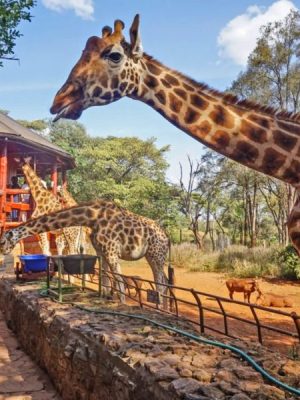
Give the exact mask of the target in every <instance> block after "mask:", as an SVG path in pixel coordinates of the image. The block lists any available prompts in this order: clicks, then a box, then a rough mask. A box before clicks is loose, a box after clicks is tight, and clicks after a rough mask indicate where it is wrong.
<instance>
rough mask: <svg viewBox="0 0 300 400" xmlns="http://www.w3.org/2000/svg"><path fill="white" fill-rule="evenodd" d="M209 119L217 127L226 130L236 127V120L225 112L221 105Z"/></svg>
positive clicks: (216, 106) (217, 106) (215, 108)
mask: <svg viewBox="0 0 300 400" xmlns="http://www.w3.org/2000/svg"><path fill="white" fill-rule="evenodd" d="M209 117H210V118H211V120H212V121H213V122H215V123H216V124H217V125H221V126H224V128H228V129H231V128H233V126H234V119H233V117H232V115H230V113H229V112H228V111H226V110H225V108H224V107H222V106H221V105H220V104H218V105H215V106H214V109H213V111H212V112H211V113H210V114H209Z"/></svg>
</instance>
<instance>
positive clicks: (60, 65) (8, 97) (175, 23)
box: [0, 0, 300, 181]
mask: <svg viewBox="0 0 300 400" xmlns="http://www.w3.org/2000/svg"><path fill="white" fill-rule="evenodd" d="M37 3H38V5H37V6H36V7H35V8H34V9H33V10H32V14H33V15H34V18H33V20H32V22H31V23H23V24H22V25H21V31H22V33H23V34H24V36H23V37H22V38H20V39H18V41H17V46H16V49H15V54H16V56H17V57H19V58H20V62H19V63H18V62H15V61H9V62H5V64H4V68H1V69H0V108H2V109H7V110H9V111H10V116H12V117H13V118H17V119H29V120H31V119H41V118H49V117H50V113H49V108H50V106H51V103H52V100H53V97H54V95H55V93H56V91H57V90H58V89H59V88H60V86H61V85H62V83H63V82H64V81H65V79H66V78H67V75H68V73H69V72H70V69H71V68H72V66H73V65H74V64H75V62H76V61H77V60H78V58H79V57H80V54H81V51H82V50H83V48H84V45H85V42H86V40H87V38H88V37H89V36H92V35H97V34H99V35H100V32H101V29H102V27H103V26H104V25H113V21H114V20H115V19H117V18H119V19H122V20H123V21H124V22H125V26H126V28H125V31H126V32H127V33H128V29H129V27H130V24H131V22H132V19H133V17H134V15H135V14H136V13H139V14H140V15H141V36H142V42H143V47H144V50H145V51H146V52H147V53H148V54H150V55H153V56H154V57H155V58H157V59H158V60H160V61H161V62H163V63H164V64H166V65H168V66H169V67H172V68H174V69H177V70H179V71H180V72H182V73H185V74H187V75H189V76H190V77H192V78H194V79H196V80H199V81H201V82H205V83H208V84H209V85H210V86H212V87H214V88H217V89H219V90H223V89H226V87H228V86H229V85H230V83H231V82H232V81H233V80H234V79H235V78H236V77H237V75H238V73H239V72H240V71H241V70H242V69H243V67H244V66H245V63H246V59H247V55H248V54H249V52H250V51H251V50H252V48H253V46H254V44H255V39H256V37H257V35H258V29H259V26H261V25H262V24H265V23H266V22H269V21H273V20H274V19H275V20H276V19H279V18H282V17H284V16H285V15H286V14H287V13H288V11H289V10H290V8H291V7H294V8H300V0H293V1H292V0H260V1H257V0H239V1H237V0H209V1H208V0H185V1H180V0H127V1H126V0H111V1H110V2H108V1H103V0H94V1H93V0H38V2H37ZM127 37H128V36H127ZM80 122H82V123H83V124H84V125H85V127H86V129H87V131H88V133H89V134H91V135H95V136H107V135H115V136H138V137H140V138H143V139H146V138H149V137H153V136H154V137H157V138H158V140H157V144H158V145H159V146H163V145H166V144H170V145H171V150H170V152H169V154H168V162H169V163H170V168H169V171H168V177H169V179H170V180H172V181H176V180H177V179H178V175H179V166H178V165H179V162H182V163H183V164H184V165H185V164H186V163H185V160H186V156H187V154H189V155H190V156H191V157H192V158H193V159H196V158H197V157H200V155H201V153H202V152H203V150H202V146H201V144H200V143H198V142H196V141H195V140H194V139H192V138H190V137H189V136H188V135H186V134H185V133H184V132H182V131H180V130H178V129H177V128H175V127H174V126H173V125H171V124H170V123H169V122H167V121H166V120H164V119H163V118H162V117H161V116H160V115H159V114H158V113H156V112H155V111H154V110H152V109H151V108H150V107H148V106H146V105H145V104H142V103H139V102H137V101H133V100H130V99H122V100H120V101H118V102H116V103H113V104H111V105H108V106H105V107H95V108H90V109H88V110H86V111H85V112H84V113H83V115H82V117H81V118H80Z"/></svg>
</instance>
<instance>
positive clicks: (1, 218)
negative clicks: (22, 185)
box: [0, 138, 8, 231]
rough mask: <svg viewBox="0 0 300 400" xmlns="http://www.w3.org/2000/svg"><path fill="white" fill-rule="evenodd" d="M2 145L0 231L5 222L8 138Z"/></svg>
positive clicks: (0, 154) (0, 156) (0, 152)
mask: <svg viewBox="0 0 300 400" xmlns="http://www.w3.org/2000/svg"><path fill="white" fill-rule="evenodd" d="M2 143H3V147H2V146H1V147H2V149H1V151H0V231H2V229H3V230H4V228H5V223H6V213H5V205H6V186H7V143H8V140H7V138H5V141H4V142H1V144H2Z"/></svg>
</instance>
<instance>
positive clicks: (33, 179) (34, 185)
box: [22, 164, 55, 200]
mask: <svg viewBox="0 0 300 400" xmlns="http://www.w3.org/2000/svg"><path fill="white" fill-rule="evenodd" d="M22 169H23V172H24V175H25V177H26V181H27V183H28V185H29V187H30V191H31V195H32V197H33V198H34V199H35V200H37V199H38V198H39V197H41V196H42V194H43V193H47V197H48V196H49V195H50V196H51V195H52V193H51V192H49V191H48V190H47V189H46V188H45V187H44V186H43V184H42V181H41V179H40V178H39V177H38V176H37V175H36V173H35V172H34V170H33V169H32V168H31V167H30V166H29V165H28V164H24V165H23V167H22ZM53 197H55V196H53Z"/></svg>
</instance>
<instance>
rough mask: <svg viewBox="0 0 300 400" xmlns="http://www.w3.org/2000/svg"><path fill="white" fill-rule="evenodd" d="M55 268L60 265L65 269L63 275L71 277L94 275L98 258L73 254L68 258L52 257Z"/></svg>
mask: <svg viewBox="0 0 300 400" xmlns="http://www.w3.org/2000/svg"><path fill="white" fill-rule="evenodd" d="M51 258H52V259H53V261H54V264H55V266H56V267H57V268H58V266H59V263H60V262H61V266H62V268H63V270H62V273H66V274H70V275H82V274H94V273H95V265H96V261H97V256H93V255H90V254H71V255H68V256H54V257H51Z"/></svg>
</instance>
